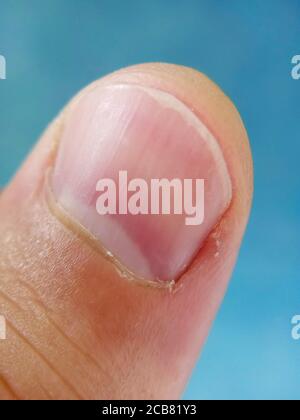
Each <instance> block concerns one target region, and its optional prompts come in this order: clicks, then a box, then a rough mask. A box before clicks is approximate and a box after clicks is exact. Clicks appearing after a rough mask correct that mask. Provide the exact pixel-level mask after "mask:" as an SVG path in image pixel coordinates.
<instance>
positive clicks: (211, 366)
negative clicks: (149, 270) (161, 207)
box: [0, 0, 300, 399]
mask: <svg viewBox="0 0 300 420" xmlns="http://www.w3.org/2000/svg"><path fill="white" fill-rule="evenodd" d="M0 54H2V55H4V56H5V57H6V60H7V77H8V78H7V80H6V81H0V133H1V136H0V139H1V143H0V184H2V185H4V184H5V183H6V182H7V181H8V180H9V178H10V177H11V176H12V174H13V173H14V171H15V170H16V168H17V167H18V165H19V164H20V162H21V161H22V159H23V158H24V156H25V155H26V154H27V153H28V151H29V149H30V148H31V147H32V145H33V144H34V142H35V141H36V139H37V138H38V137H39V135H40V133H41V131H42V130H43V129H44V127H45V126H46V125H47V123H48V122H49V121H50V120H51V119H52V118H53V117H54V116H55V115H56V114H57V112H58V111H59V109H60V108H61V107H62V106H63V105H64V104H65V103H66V101H68V100H69V99H70V98H71V97H72V96H73V95H74V94H75V92H77V91H78V90H79V89H80V88H81V87H83V86H84V85H86V84H88V83H89V82H90V81H92V80H94V79H96V78H98V77H99V76H102V75H104V74H106V73H108V72H111V71H113V70H116V69H118V68H120V67H123V66H127V65H130V64H134V63H139V62H147V61H165V62H174V63H179V64H184V65H187V66H192V67H195V68H197V69H199V70H201V71H203V72H204V73H207V74H208V75H209V77H210V78H212V79H214V80H215V81H216V82H217V83H218V84H219V85H220V86H221V87H222V88H223V89H224V90H225V92H226V93H227V94H228V95H229V96H230V97H231V98H232V99H233V101H234V102H235V103H236V105H237V107H238V109H239V110H240V112H241V114H242V117H243V119H244V122H245V125H246V127H247V129H248V132H249V137H250V140H251V145H252V149H253V154H254V162H255V173H256V180H255V184H256V192H255V200H254V208H253V212H252V216H251V220H250V225H249V228H248V232H247V235H246V238H245V241H244V244H243V248H242V252H241V256H240V259H239V262H238V265H237V268H236V271H235V274H234V277H233V281H232V283H231V286H230V289H229V293H228V295H227V296H226V299H225V302H224V304H223V306H222V309H221V311H220V313H219V315H218V318H217V321H216V323H215V325H214V328H213V330H212V334H211V335H210V338H209V340H208V343H207V345H206V347H205V350H204V352H203V356H202V358H201V361H200V362H199V363H198V366H197V367H196V368H195V370H194V373H193V376H192V378H191V381H190V383H189V385H188V387H187V389H186V392H185V397H186V398H203V399H204V398H205V399H206V398H207V399H217V398H221V399H233V398H243V399H250V398H251V399H257V398H259V399H261V398H282V399H285V398H297V399H298V398H299V397H300V341H293V340H292V338H291V329H292V327H291V318H292V316H293V315H295V314H298V313H300V299H299V296H300V270H299V265H300V264H299V261H300V246H299V242H300V235H299V233H300V217H299V212H300V198H299V192H300V188H299V187H300V176H299V158H300V142H299V132H300V120H299V114H300V112H299V107H300V102H299V100H300V80H299V81H295V80H293V79H292V78H291V69H292V65H291V58H292V57H293V56H294V55H296V54H300V2H299V1H297V0H294V1H293V0H281V1H278V0H268V1H267V0H264V1H261V0H248V1H246V0H244V1H241V0H235V1H234V0H231V1H221V0H219V1H218V0H206V1H199V0H198V1H191V0H185V1H175V0H173V1H168V0H165V1H162V0H161V1H156V0H154V1H153V0H151V1H142V0H139V1H138V0H135V1H130V0H129V1H122V0H119V1H116V0H106V1H102V0H100V1H95V0H89V1H84V0H81V1H79V0H69V1H64V2H63V1H61V0H48V1H43V2H41V1H31V0H29V1H28V0H27V1H22V0H19V1H14V2H13V1H2V0H1V1H0Z"/></svg>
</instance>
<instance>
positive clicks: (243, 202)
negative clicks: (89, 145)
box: [0, 64, 252, 399]
mask: <svg viewBox="0 0 300 420" xmlns="http://www.w3.org/2000/svg"><path fill="white" fill-rule="evenodd" d="M112 83H130V84H138V85H141V86H146V87H152V88H157V89H161V90H163V91H166V92H169V93H171V94H172V95H174V96H175V97H176V98H178V99H180V100H181V101H182V102H183V103H185V104H186V105H187V106H188V107H189V108H190V109H191V110H192V111H193V112H194V113H195V114H196V115H198V116H199V117H200V118H201V120H202V121H204V123H205V124H206V125H207V127H209V128H210V130H211V131H212V132H213V133H214V135H215V137H216V138H217V139H218V142H219V144H220V146H221V149H222V151H223V154H224V157H225V160H226V163H227V166H228V169H229V173H230V177H231V181H232V187H233V197H232V201H231V204H230V207H229V208H228V210H227V211H226V212H225V214H224V215H223V216H222V219H221V221H220V223H219V224H218V225H217V226H216V227H215V229H214V230H213V231H212V232H211V233H210V235H209V236H208V238H207V240H206V242H205V245H204V246H203V247H202V248H201V249H200V250H199V252H198V254H197V256H196V258H195V259H194V260H193V262H192V264H191V265H190V266H188V267H187V269H186V271H185V272H184V274H183V275H182V276H181V277H180V279H179V280H178V282H177V283H176V287H175V288H174V290H173V291H170V290H165V289H160V288H155V287H146V286H144V285H141V284H139V282H135V281H130V280H128V279H127V278H124V276H122V275H121V273H120V271H119V270H117V269H116V267H115V266H114V263H113V262H111V261H109V260H107V259H106V258H105V257H104V256H103V255H102V254H101V253H99V252H98V251H97V250H96V249H95V248H94V247H91V246H90V243H89V242H88V241H86V239H85V237H84V236H83V235H81V234H80V233H79V232H78V234H77V233H76V232H74V230H73V229H69V227H68V223H67V221H66V223H62V221H61V219H60V218H59V217H57V216H56V213H55V212H53V211H51V210H50V209H49V205H48V204H47V200H46V199H45V179H46V175H47V172H48V169H49V168H51V167H52V166H53V164H54V161H55V157H56V153H57V148H59V142H60V137H61V133H62V131H63V127H64V121H65V119H66V116H67V115H68V114H70V113H72V110H73V108H74V104H76V103H77V102H78V99H79V98H81V97H82V96H83V95H85V94H86V93H87V92H88V91H91V90H93V89H95V87H98V86H106V85H110V84H112ZM251 200H252V160H251V152H250V149H249V144H248V139H247V134H246V131H245V128H244V126H243V123H242V121H241V119H240V117H239V114H238V112H237V111H236V109H235V107H234V106H233V104H232V103H231V102H230V100H229V99H228V98H227V97H226V96H225V95H224V94H223V93H222V92H221V90H220V89H219V88H218V87H217V86H216V85H215V84H214V83H212V82H211V81H210V80H209V79H208V78H207V77H206V76H204V75H203V74H201V73H199V72H197V71H195V70H192V69H190V68H185V67H181V66H176V65H171V64H143V65H137V66H133V67H129V68H125V69H122V70H120V71H117V72H115V73H113V74H110V75H108V76H107V77H105V78H103V79H100V80H98V81H96V82H94V83H93V84H91V85H90V86H88V87H87V88H86V89H85V90H83V91H82V92H80V93H79V95H77V97H75V99H73V100H72V101H71V103H70V104H69V105H68V106H67V107H66V108H65V109H64V110H63V111H62V113H61V114H60V115H59V117H58V118H57V119H56V120H55V121H54V122H53V123H52V124H51V125H50V126H49V128H48V129H47V130H46V132H45V133H44V134H43V135H42V138H41V139H40V141H39V142H38V144H37V146H36V147H35V149H34V150H33V152H32V153H31V154H30V156H29V157H28V159H27V160H26V162H25V163H24V165H23V166H22V168H21V169H20V170H19V171H18V173H17V174H16V176H15V177H14V179H13V180H12V181H11V183H10V184H9V185H8V186H7V188H5V190H4V191H3V192H2V193H1V195H0V314H1V315H3V316H4V317H5V318H6V321H7V339H6V340H1V341H0V375H1V376H0V397H1V399H177V398H179V397H180V396H181V395H182V392H183V390H184V387H185V385H186V383H187V380H188V378H189V375H190V374H191V371H192V369H193V366H194V364H195V362H196V360H197V358H198V356H199V352H200V350H201V348H202V346H203V344H204V342H205V340H206V337H207V334H208V331H209V329H210V327H211V323H212V321H213V319H214V317H215V315H216V312H217V310H218V308H219V305H220V303H221V301H222V299H223V297H224V293H225V291H226V288H227V285H228V281H229V279H230V276H231V273H232V270H233V268H234V264H235V262H236V258H237V255H238V251H239V247H240V244H241V240H242V237H243V234H244V230H245V227H246V224H247V220H248V216H249V211H250V207H251Z"/></svg>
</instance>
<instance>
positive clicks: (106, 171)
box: [52, 85, 232, 282]
mask: <svg viewBox="0 0 300 420" xmlns="http://www.w3.org/2000/svg"><path fill="white" fill-rule="evenodd" d="M125 175H126V176H125ZM122 176H123V177H122ZM126 177H127V183H126V182H125V181H126ZM107 179H110V180H112V181H114V183H115V185H116V186H117V188H118V191H117V193H116V203H115V204H117V212H116V214H105V215H104V214H100V213H101V212H99V194H100V195H101V194H102V193H103V192H104V189H103V190H101V185H102V184H101V182H102V181H101V180H107ZM162 179H166V180H170V181H171V180H177V182H180V181H181V185H183V186H184V185H185V184H184V182H185V180H190V181H186V182H187V183H188V182H196V180H203V182H204V208H203V210H204V219H203V220H202V223H201V224H187V214H186V213H184V212H182V213H180V211H178V212H177V213H178V214H177V213H176V212H175V211H173V212H172V211H171V212H170V213H171V214H161V212H159V211H157V212H156V213H155V212H153V211H151V210H153V208H155V207H157V206H156V205H155V203H151V197H152V196H151V188H150V186H151V185H152V184H151V182H152V181H153V180H162ZM131 180H133V183H132V184H130V181H131ZM134 180H142V181H140V182H142V186H145V188H146V185H148V186H149V190H148V193H146V194H148V195H147V196H146V198H147V199H148V205H149V207H148V210H149V212H148V213H147V211H146V208H145V206H144V208H143V210H142V211H141V212H140V213H142V214H133V212H128V209H126V206H125V204H126V199H127V201H128V200H129V199H130V197H131V196H132V194H133V189H131V190H130V187H132V186H133V185H134V182H135V181H134ZM120 182H121V184H122V185H119V183H120ZM186 185H188V184H186ZM193 185H194V184H193ZM199 185H200V184H199ZM102 186H103V185H102ZM128 186H129V190H128ZM52 189H53V193H54V197H55V199H56V201H57V202H58V203H59V205H60V206H61V207H62V208H63V209H64V210H65V211H66V213H68V214H69V215H70V216H71V217H72V218H73V219H75V220H77V221H78V223H80V224H81V225H82V226H83V227H84V228H85V229H86V230H87V231H88V232H89V233H90V234H91V235H92V236H93V237H94V238H95V239H97V240H98V241H99V243H100V244H101V245H102V246H103V247H104V248H105V249H106V250H107V252H108V253H109V254H110V255H113V256H114V257H115V258H116V259H117V260H118V261H119V263H120V264H122V265H123V266H124V267H125V268H126V269H127V270H128V271H129V272H131V273H133V274H134V275H135V276H137V277H139V278H142V279H145V280H148V281H162V282H169V281H173V280H176V279H178V277H179V276H180V275H181V274H182V273H183V271H184V270H185V269H186V267H187V266H188V265H189V264H190V263H191V261H192V259H193V258H194V257H195V255H196V254H197V252H198V251H199V250H200V248H201V246H202V245H203V243H204V241H205V239H206V238H207V236H208V234H209V233H210V232H211V230H212V229H213V227H214V226H215V225H216V223H217V222H218V221H219V219H220V218H221V216H222V214H223V213H224V211H225V210H226V208H227V207H228V205H229V203H230V200H231V195H232V187H231V181H230V177H229V173H228V169H227V166H226V163H225V160H224V157H223V154H222V151H221V148H220V146H219V144H218V142H217V140H216V139H215V138H214V136H213V135H212V133H211V132H210V131H209V130H208V128H207V127H206V126H205V125H204V124H203V123H202V122H201V120H200V119H199V118H198V117H197V116H196V115H195V114H194V113H193V112H192V111H191V110H190V109H189V108H188V107H187V106H186V105H185V104H183V103H182V102H181V101H179V100H178V99H177V98H175V97H174V96H172V95H171V94H169V93H166V92H163V91H160V90H157V89H153V88H148V87H142V86H135V85H112V86H108V87H100V86H99V87H96V88H95V89H94V90H92V91H90V92H88V93H86V94H85V95H84V96H83V97H82V98H81V99H80V100H79V101H78V103H77V104H76V105H75V108H74V110H73V111H72V112H71V114H70V115H69V117H68V118H67V121H66V123H65V129H64V132H63V134H62V138H61V141H60V145H59V150H58V155H57V160H56V162H55V167H54V171H53V175H52ZM111 191H113V190H111ZM145 191H146V189H145V190H144V192H145ZM199 193H200V190H199ZM172 194H174V195H172ZM172 194H171V198H172V199H173V198H174V197H175V195H176V194H175V192H173V193H172ZM102 197H104V195H102ZM179 197H180V196H179ZM177 199H178V197H177ZM179 199H180V200H181V198H179ZM153 201H154V200H153ZM193 201H195V192H194V193H193ZM174 203H176V200H175V201H174ZM102 204H103V202H102ZM138 204H139V205H140V204H141V201H139V202H138ZM144 204H145V202H144ZM152 204H153V208H152V207H151V205H152ZM177 204H178V205H179V207H180V206H181V207H182V208H183V209H184V203H182V202H177ZM190 204H191V203H190ZM124 206H125V207H124ZM113 207H114V206H113ZM159 208H160V207H159V206H158V208H156V210H159ZM170 208H171V210H172V209H173V207H172V203H171V207H170ZM100 210H101V209H100ZM120 213H124V214H120ZM126 213H127V214H126ZM146 213H147V214H146ZM153 213H154V214H153ZM190 220H193V218H192V217H190Z"/></svg>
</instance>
